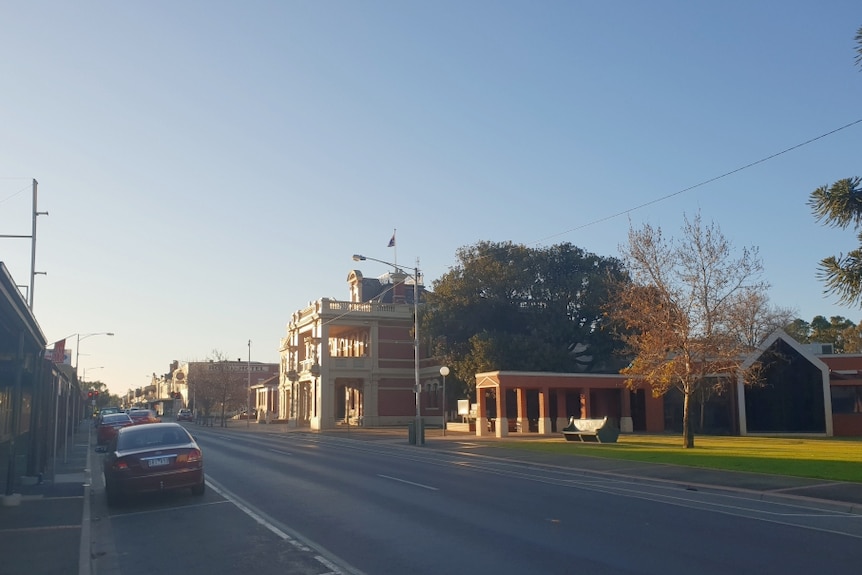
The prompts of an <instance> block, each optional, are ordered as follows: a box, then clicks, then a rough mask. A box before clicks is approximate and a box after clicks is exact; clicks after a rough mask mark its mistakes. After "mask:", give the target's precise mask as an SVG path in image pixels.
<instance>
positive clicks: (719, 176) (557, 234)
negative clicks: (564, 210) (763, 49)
mask: <svg viewBox="0 0 862 575" xmlns="http://www.w3.org/2000/svg"><path fill="white" fill-rule="evenodd" d="M860 123H862V118H859V119H858V120H855V121H853V122H850V123H849V124H844V125H843V126H841V127H840V128H835V129H834V130H830V131H829V132H826V133H824V134H820V135H819V136H816V137H814V138H811V139H808V140H805V141H804V142H801V143H799V144H796V145H794V146H790V147H789V148H786V149H784V150H781V151H780V152H776V153H774V154H772V155H769V156H766V157H765V158H761V159H759V160H757V161H754V162H751V163H749V164H745V165H744V166H740V167H738V168H736V169H733V170H730V171H729V172H725V173H723V174H721V175H718V176H714V177H712V178H709V179H708V180H704V181H702V182H700V183H697V184H694V185H693V186H689V187H687V188H684V189H682V190H679V191H677V192H673V193H671V194H667V195H664V196H661V197H659V198H655V199H653V200H650V201H648V202H644V203H643V204H639V205H637V206H635V207H633V208H628V209H625V210H622V211H619V212H616V213H615V214H611V215H609V216H605V217H602V218H599V219H596V220H592V221H590V222H587V223H585V224H581V225H579V226H576V227H574V228H570V229H568V230H565V231H563V232H559V233H556V234H553V235H550V236H546V237H544V238H541V239H539V240H536V241H534V242H532V244H531V245H535V244H541V243H544V242H545V241H547V240H549V239H551V238H556V237H559V236H564V235H566V234H570V233H572V232H576V231H579V230H582V229H584V228H588V227H590V226H594V225H596V224H600V223H602V222H606V221H608V220H612V219H614V218H617V217H619V216H622V215H625V214H630V213H632V212H634V211H637V210H639V209H641V208H645V207H647V206H651V205H653V204H657V203H659V202H663V201H665V200H668V199H670V198H673V197H676V196H679V195H682V194H684V193H686V192H690V191H692V190H694V189H697V188H700V187H703V186H705V185H707V184H711V183H712V182H715V181H718V180H721V179H722V178H726V177H728V176H732V175H733V174H736V173H739V172H741V171H743V170H747V169H749V168H753V167H754V166H757V165H759V164H763V163H765V162H768V161H769V160H772V159H775V158H777V157H778V156H781V155H784V154H786V153H788V152H792V151H793V150H797V149H799V148H802V147H803V146H807V145H808V144H811V143H814V142H816V141H817V140H822V139H823V138H826V137H828V136H831V135H833V134H836V133H838V132H840V131H841V130H846V129H847V128H851V127H853V126H855V125H856V124H860Z"/></svg>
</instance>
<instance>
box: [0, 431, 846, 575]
mask: <svg viewBox="0 0 862 575" xmlns="http://www.w3.org/2000/svg"><path fill="white" fill-rule="evenodd" d="M188 427H189V429H190V430H191V431H192V432H193V433H194V428H195V427H196V426H195V425H194V424H190V425H189V426H188ZM222 429H223V430H224V431H225V432H226V433H268V434H289V433H306V434H308V433H318V432H312V431H310V430H308V429H307V428H305V429H302V428H300V429H291V428H288V427H287V426H286V425H285V424H281V423H273V424H259V423H257V422H252V423H250V424H247V423H246V422H245V421H242V422H236V421H231V422H230V423H229V425H228V427H226V428H222ZM91 431H92V426H91V423H90V422H89V421H82V422H81V424H80V425H79V426H78V428H77V429H76V431H75V435H74V441H72V442H70V445H69V448H68V450H67V452H66V453H60V454H58V456H57V458H56V461H55V464H54V469H55V472H53V473H50V474H49V475H48V476H45V477H43V478H42V481H41V482H39V481H37V480H32V481H22V482H21V484H20V485H19V486H18V487H17V489H16V490H15V491H16V493H15V495H14V496H12V497H11V498H10V497H8V496H7V497H4V498H3V504H2V505H0V575H75V574H77V575H91V573H92V570H91V557H90V550H91V549H92V541H91V523H92V522H94V521H98V520H99V518H98V517H91V514H90V497H91V487H90V480H91V473H98V472H100V470H98V469H90V468H89V467H88V465H89V455H90V454H91V452H92V451H93V449H94V448H95V446H94V445H93V444H92V442H93V436H92V435H91ZM319 433H320V434H322V435H327V436H337V437H341V438H344V439H348V438H349V439H351V440H363V441H381V442H387V443H390V444H393V445H401V444H403V445H404V446H405V448H407V447H409V448H411V449H440V450H469V452H470V453H471V454H474V455H478V456H484V457H495V458H505V459H514V460H519V461H526V462H529V463H535V464H541V465H552V466H558V467H566V468H570V469H577V470H582V471H584V472H585V473H587V472H588V473H601V474H607V475H609V476H614V477H620V478H625V479H628V480H636V481H654V482H668V483H673V484H676V485H681V486H685V487H686V488H689V489H710V490H717V491H721V490H725V491H737V492H744V493H747V494H748V495H750V496H752V497H756V498H761V499H763V500H773V501H779V500H781V501H793V502H795V503H798V504H801V505H808V506H811V507H815V508H823V509H829V510H833V511H835V512H841V513H854V514H860V515H862V483H847V482H840V481H824V480H817V479H807V478H802V477H789V476H781V475H764V474H758V473H745V472H737V471H721V470H711V469H701V468H693V467H685V466H679V465H665V464H653V463H638V462H632V461H623V460H614V459H606V458H600V457H593V456H590V455H588V454H587V453H583V454H581V453H577V454H572V455H567V456H564V457H561V456H559V455H554V454H547V453H542V452H538V451H531V450H524V449H513V448H511V447H508V446H507V445H506V444H507V443H510V442H513V441H534V440H537V438H536V437H535V436H532V437H531V436H525V437H518V436H509V437H507V438H505V439H504V440H500V439H497V438H495V437H477V436H475V435H474V434H470V433H464V432H454V431H449V432H447V433H446V435H445V436H444V435H443V433H442V430H440V429H427V430H426V434H425V444H424V445H421V446H414V445H410V444H409V443H408V432H407V429H405V428H393V429H364V428H356V427H351V428H349V429H348V428H346V427H345V428H339V429H336V430H332V431H325V432H319ZM541 439H546V438H541ZM561 441H562V439H561ZM572 447H573V451H574V448H581V449H580V451H581V452H588V447H589V446H583V445H573V446H572ZM584 447H587V449H583V448H584ZM93 461H95V459H93ZM26 479H29V478H26Z"/></svg>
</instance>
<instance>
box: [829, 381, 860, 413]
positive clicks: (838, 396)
mask: <svg viewBox="0 0 862 575" xmlns="http://www.w3.org/2000/svg"><path fill="white" fill-rule="evenodd" d="M832 413H862V385H842V386H836V387H833V388H832Z"/></svg>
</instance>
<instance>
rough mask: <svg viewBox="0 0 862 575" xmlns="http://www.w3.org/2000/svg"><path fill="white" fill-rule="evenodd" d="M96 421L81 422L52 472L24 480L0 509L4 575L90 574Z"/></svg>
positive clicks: (1, 574)
mask: <svg viewBox="0 0 862 575" xmlns="http://www.w3.org/2000/svg"><path fill="white" fill-rule="evenodd" d="M92 425H93V424H92V422H91V421H89V420H84V421H81V423H80V424H79V425H78V427H77V429H76V430H75V433H74V436H73V438H72V439H71V440H70V441H69V444H68V447H67V449H66V451H65V452H63V451H61V452H60V453H58V454H57V457H56V459H55V461H54V469H53V471H52V472H49V473H48V474H47V475H45V476H43V477H42V478H41V481H40V480H39V478H31V477H24V478H20V480H19V483H18V485H17V486H16V488H15V490H14V491H15V493H14V494H13V495H11V496H3V498H2V505H0V575H74V574H76V573H77V574H78V575H89V574H90V552H89V544H90V543H89V539H90V538H89V529H90V516H89V512H90V498H89V495H90V493H89V486H90V470H89V469H88V457H89V454H90V451H91V449H92V447H91V446H90V431H91V430H92Z"/></svg>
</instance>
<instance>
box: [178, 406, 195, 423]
mask: <svg viewBox="0 0 862 575" xmlns="http://www.w3.org/2000/svg"><path fill="white" fill-rule="evenodd" d="M192 419H194V415H193V414H192V410H191V409H181V410H179V411H178V412H177V421H192Z"/></svg>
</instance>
